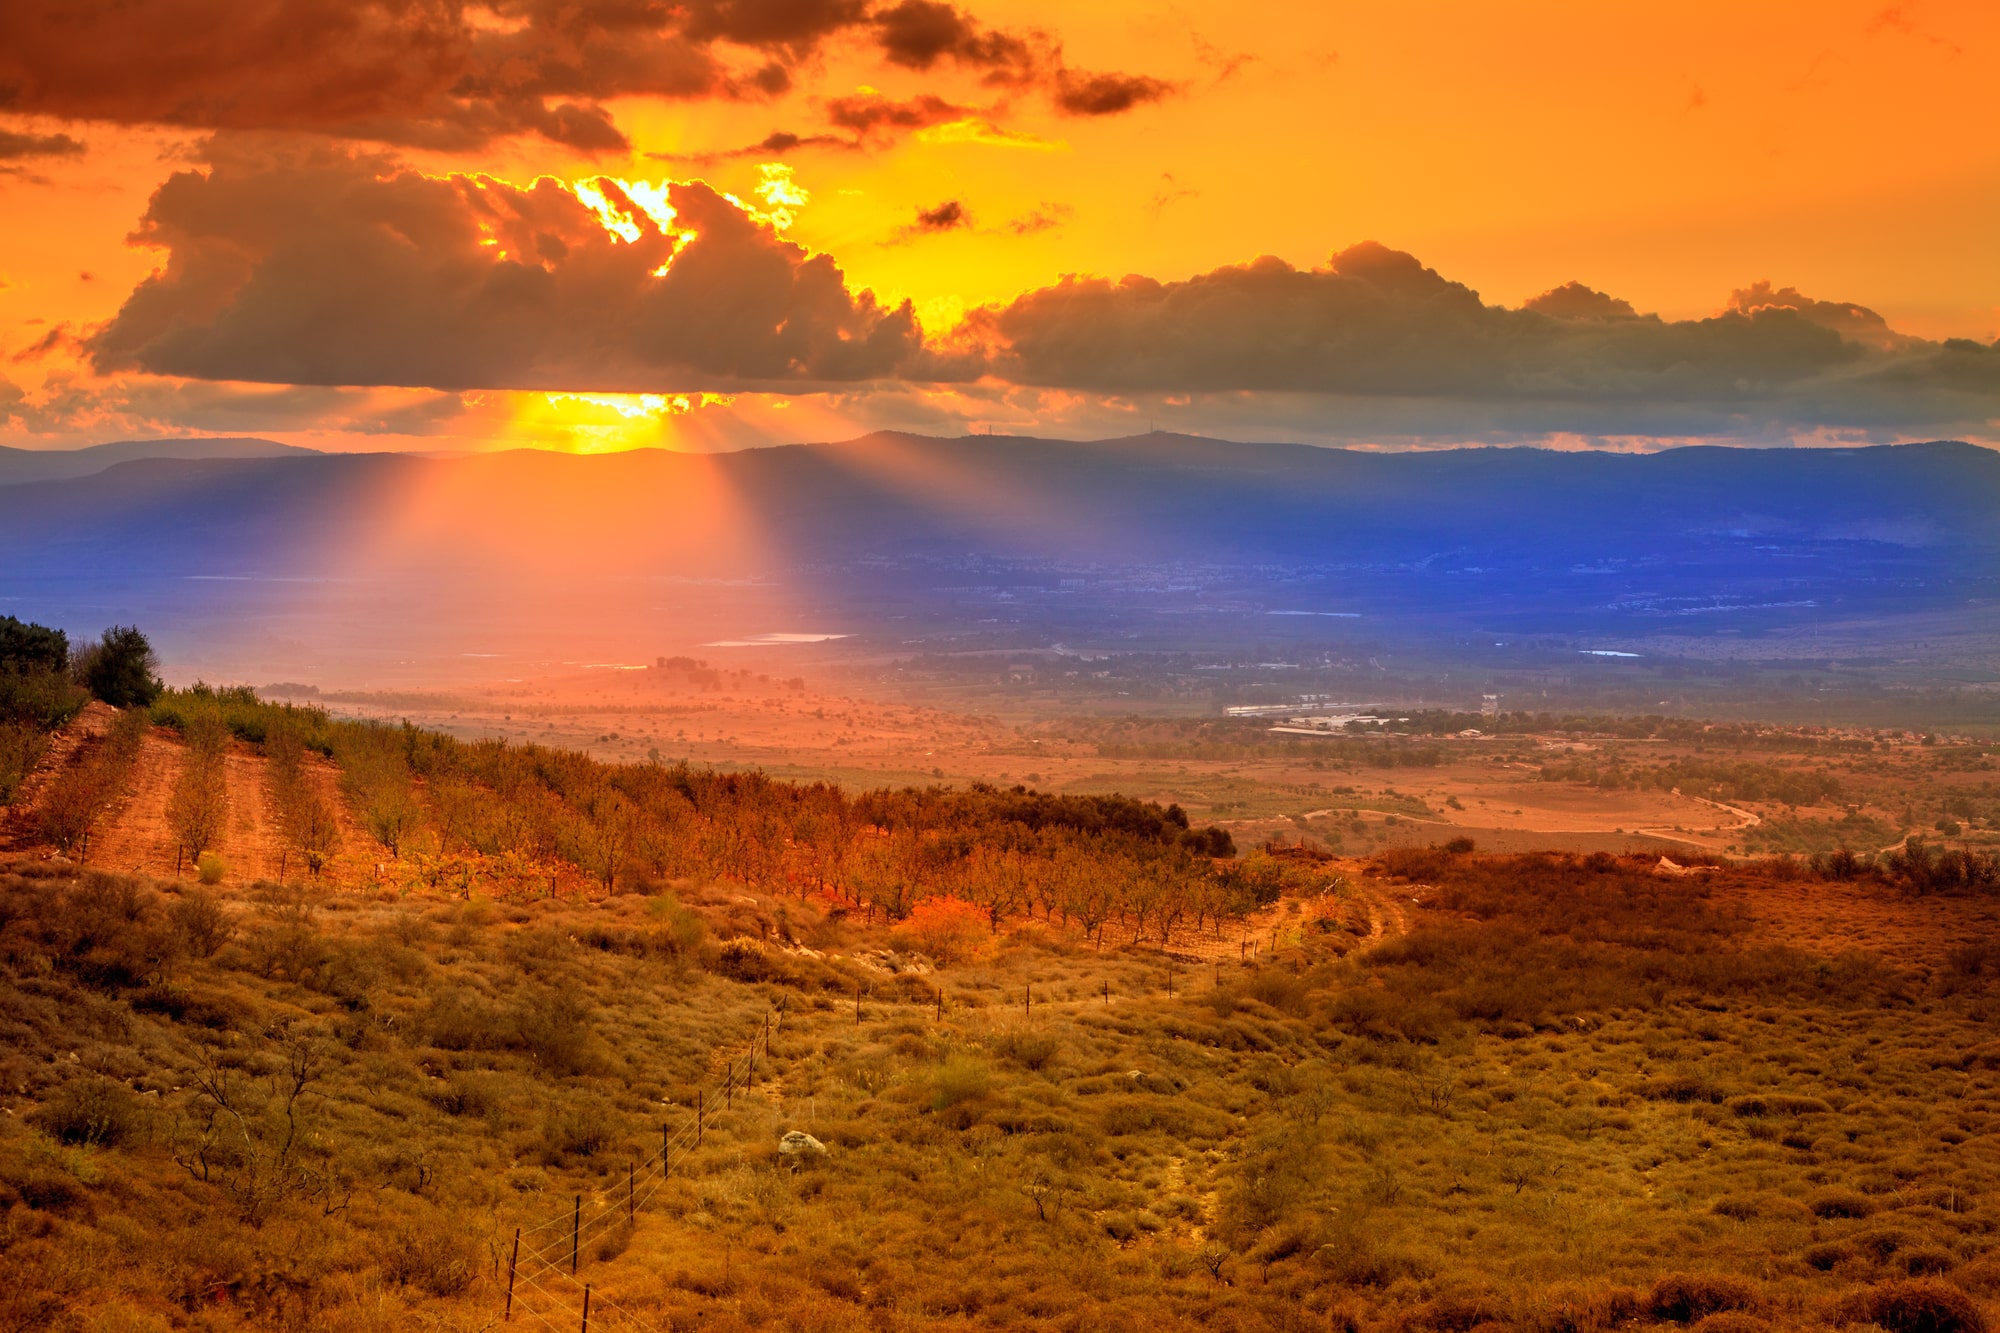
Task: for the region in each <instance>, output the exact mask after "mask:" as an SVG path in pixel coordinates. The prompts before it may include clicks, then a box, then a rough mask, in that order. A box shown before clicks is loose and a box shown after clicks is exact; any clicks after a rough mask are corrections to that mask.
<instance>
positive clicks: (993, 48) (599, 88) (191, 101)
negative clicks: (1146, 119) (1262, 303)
mask: <svg viewBox="0 0 2000 1333" xmlns="http://www.w3.org/2000/svg"><path fill="white" fill-rule="evenodd" d="M843 34H853V35H857V36H863V37H865V38H866V39H868V40H870V41H871V43H872V45H873V47H874V48H875V50H876V52H877V54H878V55H879V56H880V58H881V59H882V60H883V61H884V62H886V63H888V64H890V65H893V66H896V67H898V68H902V69H909V70H916V71H929V70H932V69H934V68H937V67H939V66H941V65H946V64H949V65H952V66H955V67H958V68H961V69H966V70H970V71H973V72H976V73H977V74H978V75H979V77H980V79H981V80H982V81H983V82H985V83H988V84H992V85H997V86H1005V87H1016V86H1019V87H1026V86H1029V85H1036V84H1048V83H1049V82H1050V81H1051V80H1054V81H1055V85H1054V86H1057V97H1058V101H1059V103H1060V104H1062V105H1064V106H1065V107H1066V108H1067V107H1068V106H1069V105H1070V104H1072V103H1076V104H1078V105H1089V106H1091V107H1093V108H1095V107H1099V106H1102V107H1103V108H1104V109H1106V110H1110V109H1123V107H1122V106H1114V105H1113V104H1114V103H1117V102H1118V101H1119V94H1118V92H1117V88H1118V86H1121V85H1119V84H1118V83H1117V81H1118V80H1124V79H1126V76H1109V75H1105V76H1087V77H1086V76H1071V75H1068V74H1067V73H1066V72H1064V71H1063V70H1062V67H1061V60H1060V48H1059V46H1058V45H1057V43H1056V42H1055V41H1054V40H1053V39H1052V38H1050V37H1049V36H1047V35H1046V34H1044V33H1042V32H1040V31H1038V30H1037V31H1031V32H1026V33H1017V32H1011V31H1006V30H1002V29H997V28H989V27H985V26H983V25H981V24H980V23H979V22H977V21H976V20H975V19H974V18H972V17H971V16H970V15H969V14H967V13H966V12H965V11H963V10H960V9H958V8H957V7H955V6H953V5H950V4H942V3H935V2H934V0H900V2H899V3H896V4H893V5H889V6H887V7H884V8H873V9H871V7H870V5H869V3H868V0H483V2H478V3H476V2H475V0H420V2H418V3H412V2H411V0H124V2H123V3H114V2H113V0H9V3H8V4H6V5H0V111H6V112H12V113H20V114H42V115H51V116H60V117H65V118H70V119H82V120H102V121H112V122H118V123H126V124H159V125H172V126H181V127H187V128H193V129H210V130H236V131H243V130H292V131H313V132H325V133H332V134H336V135H342V136H345V137H349V138H357V139H365V140H373V141H378V142H383V143H391V144H398V145H412V146H420V147H425V148H431V149H441V150H447V151H457V150H465V149H470V148H475V147H478V146H480V145H482V144H484V143H486V142H488V141H490V140H492V139H495V138H500V137H505V136H510V135H524V134H528V135H539V136H541V137H543V138H546V139H550V140H553V141H555V142H558V143H562V144H565V145H567V146H569V147H571V148H574V149H577V150H579V151H584V152H598V151H622V150H625V149H627V148H629V147H630V144H629V143H628V141H627V140H626V137H625V135H624V133H623V132H622V131H621V130H620V129H619V128H618V127H617V125H616V124H615V123H614V122H613V120H612V117H611V113H610V112H609V111H608V110H607V104H608V103H610V102H611V101H612V100H613V99H616V98H620V97H634V96H641V97H658V98H674V99H688V98H744V97H748V98H762V97H771V96H775V95H778V94H781V93H783V92H785V91H786V90H788V89H789V88H790V87H791V86H792V83H793V78H794V74H795V72H796V71H797V70H799V69H801V68H805V67H809V66H810V65H811V62H813V61H814V60H815V59H816V58H817V57H818V55H819V53H820V52H821V50H822V48H823V47H824V46H825V44H826V43H827V42H828V41H829V40H831V39H834V38H836V37H839V36H841V35H843ZM746 55H747V56H748V61H747V63H746V62H744V61H743V57H745V56H746ZM1079 80H1080V81H1079ZM1106 80H1110V81H1111V82H1105V81H1106ZM1126 81H1127V83H1128V84H1129V86H1130V87H1131V88H1134V89H1138V90H1140V91H1141V93H1143V90H1144V89H1145V88H1147V87H1149V86H1151V85H1152V84H1153V83H1155V82H1156V81H1152V80H1146V79H1143V78H1132V79H1129V80H1126ZM1072 85H1074V87H1073V86H1072ZM1079 98H1081V99H1082V100H1081V102H1078V99H1079ZM1134 100H1144V96H1139V97H1137V98H1136V99H1135V98H1133V97H1129V96H1128V97H1127V98H1126V100H1125V102H1124V105H1131V104H1133V101H1134ZM1090 113H1091V114H1100V113H1101V112H1100V111H1097V110H1092V111H1091V112H1090ZM11 137H12V138H13V139H16V140H19V141H20V142H19V143H17V144H16V147H17V149H18V150H20V151H21V152H39V153H47V152H67V151H71V150H70V149H69V148H67V147H66V146H65V145H66V144H69V143H73V142H74V141H73V140H66V139H64V137H63V136H47V137H44V138H42V139H40V140H36V139H35V138H34V137H33V136H11ZM5 142H6V141H0V145H4V143H5ZM4 156H6V153H5V150H4V146H0V157H4Z"/></svg>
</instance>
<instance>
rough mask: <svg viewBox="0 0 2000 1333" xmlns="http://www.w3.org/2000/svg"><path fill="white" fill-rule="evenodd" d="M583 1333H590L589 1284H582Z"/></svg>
mask: <svg viewBox="0 0 2000 1333" xmlns="http://www.w3.org/2000/svg"><path fill="white" fill-rule="evenodd" d="M583 1333H590V1284H589V1283H588V1282H586V1283H584V1284H583Z"/></svg>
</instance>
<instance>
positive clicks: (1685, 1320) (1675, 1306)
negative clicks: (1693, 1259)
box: [1646, 1273, 1757, 1324]
mask: <svg viewBox="0 0 2000 1333" xmlns="http://www.w3.org/2000/svg"><path fill="white" fill-rule="evenodd" d="M1756 1304H1757V1290H1756V1288H1754V1287H1752V1286H1751V1285H1750V1284H1749V1283H1748V1282H1745V1281H1744V1280H1743V1279H1742V1278H1739V1277H1729V1276H1726V1275H1724V1274H1720V1273H1668V1274H1667V1275H1666V1276H1664V1277H1662V1278H1661V1279H1660V1280H1659V1281H1657V1282H1655V1283H1654V1284H1653V1290H1652V1292H1651V1293H1650V1294H1649V1295H1648V1296H1647V1298H1646V1309H1647V1311H1648V1313H1650V1314H1651V1315H1652V1316H1653V1318H1655V1319H1661V1320H1666V1321H1668V1322H1670V1323H1675V1324H1692V1323H1694V1322H1695V1321H1696V1320H1698V1319H1703V1318H1705V1317H1707V1316H1709V1315H1712V1314H1720V1313H1721V1312H1723V1311H1724V1310H1747V1309H1750V1308H1751V1307H1753V1306H1755V1305H1756Z"/></svg>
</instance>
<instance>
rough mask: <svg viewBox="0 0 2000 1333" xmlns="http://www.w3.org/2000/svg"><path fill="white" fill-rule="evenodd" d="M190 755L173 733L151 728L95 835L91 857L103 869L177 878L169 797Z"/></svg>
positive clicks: (121, 872)
mask: <svg viewBox="0 0 2000 1333" xmlns="http://www.w3.org/2000/svg"><path fill="white" fill-rule="evenodd" d="M185 757H186V756H185V752H184V751H183V750H182V747H181V744H180V742H179V741H177V740H175V739H174V738H173V737H172V736H171V734H170V733H168V732H166V731H164V730H162V729H161V728H159V727H149V728H147V730H146V734H145V736H144V737H143V738H142V739H141V740H140V742H139V753H138V755H137V756H136V757H135V758H134V759H133V761H132V774H131V777H130V779H129V780H128V781H127V783H126V786H125V791H124V793H123V795H122V796H121V797H120V798H119V800H118V801H117V803H116V804H114V805H113V806H112V807H111V808H110V809H109V810H107V811H105V812H104V817H103V818H102V819H100V820H99V821H98V824H97V832H96V833H95V834H93V835H92V837H91V847H90V859H91V862H92V863H93V864H95V865H96V866H97V867H98V868H99V869H100V870H115V871H117V872H119V873H120V874H140V875H157V876H159V877H160V878H161V879H172V878H173V876H174V836H173V834H172V833H170V832H169V831H168V830H167V798H168V797H169V796H171V795H172V794H173V790H174V780H175V779H176V778H178V777H179V776H180V772H181V766H182V764H183V763H184V762H185ZM184 869H185V868H184Z"/></svg>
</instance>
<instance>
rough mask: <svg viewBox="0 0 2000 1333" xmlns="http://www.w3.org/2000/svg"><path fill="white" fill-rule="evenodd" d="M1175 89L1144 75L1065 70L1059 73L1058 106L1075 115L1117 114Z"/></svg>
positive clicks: (1155, 99) (1157, 98) (1169, 84)
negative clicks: (1085, 72) (1086, 72)
mask: <svg viewBox="0 0 2000 1333" xmlns="http://www.w3.org/2000/svg"><path fill="white" fill-rule="evenodd" d="M1173 91H1174V85H1173V84H1171V83H1168V82H1166V81H1165V80H1164V79H1155V78H1149V77H1148V76H1146V75H1144V74H1082V73H1078V72H1077V71H1075V70H1069V69H1065V70H1061V71H1059V72H1058V73H1057V75H1056V80H1055V89H1054V94H1053V95H1054V97H1055V103H1056V108H1057V109H1058V110H1060V111H1062V112H1063V113H1064V114H1066V115H1071V116H1115V115H1118V114H1119V113H1121V112H1125V111H1130V110H1131V109H1132V108H1133V107H1135V106H1142V105H1144V104H1145V103H1147V102H1157V101H1159V100H1160V99H1161V98H1163V97H1166V96H1167V95H1169V94H1170V93H1172V92H1173Z"/></svg>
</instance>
